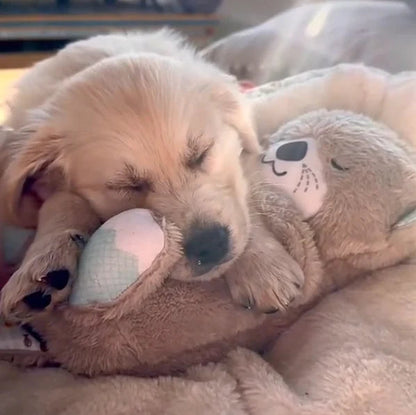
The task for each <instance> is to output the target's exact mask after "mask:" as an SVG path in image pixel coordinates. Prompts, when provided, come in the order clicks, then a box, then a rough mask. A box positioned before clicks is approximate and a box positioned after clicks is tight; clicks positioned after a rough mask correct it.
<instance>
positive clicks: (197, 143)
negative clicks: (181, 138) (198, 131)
mask: <svg viewBox="0 0 416 415" xmlns="http://www.w3.org/2000/svg"><path fill="white" fill-rule="evenodd" d="M213 144H214V141H213V140H208V141H207V140H206V139H204V138H202V137H201V136H197V137H193V138H191V139H190V140H189V142H188V153H187V155H186V165H187V166H188V167H189V168H190V169H195V168H197V167H200V166H201V165H202V164H203V163H204V161H205V159H206V158H207V156H208V153H209V151H210V150H211V148H212V146H213Z"/></svg>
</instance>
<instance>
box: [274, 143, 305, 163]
mask: <svg viewBox="0 0 416 415" xmlns="http://www.w3.org/2000/svg"><path fill="white" fill-rule="evenodd" d="M307 151H308V143H307V142H306V141H294V142H293V143H286V144H282V145H281V146H280V147H279V148H278V149H277V150H276V158H277V159H278V160H283V161H300V160H303V159H304V158H305V156H306V152H307Z"/></svg>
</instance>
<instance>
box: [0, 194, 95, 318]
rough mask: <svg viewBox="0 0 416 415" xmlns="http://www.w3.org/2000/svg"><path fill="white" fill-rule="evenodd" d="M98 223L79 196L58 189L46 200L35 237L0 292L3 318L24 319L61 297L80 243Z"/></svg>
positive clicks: (73, 272)
mask: <svg viewBox="0 0 416 415" xmlns="http://www.w3.org/2000/svg"><path fill="white" fill-rule="evenodd" d="M99 225H100V220H99V218H98V217H97V216H96V214H95V213H94V212H93V210H92V208H91V206H90V205H89V204H88V202H86V201H85V200H84V199H82V198H80V197H79V196H77V195H75V194H72V193H65V192H58V193H56V194H54V195H53V196H51V197H50V198H49V199H47V200H46V202H45V203H44V204H43V206H42V208H41V209H40V211H39V221H38V229H37V232H36V236H35V239H34V241H33V243H32V244H31V245H30V247H29V249H28V251H27V253H26V255H25V257H24V259H23V261H22V264H21V266H20V267H19V268H18V270H17V271H16V272H15V273H14V274H13V275H12V277H11V278H10V280H9V281H8V282H7V284H6V285H5V286H4V288H3V290H2V292H1V299H0V311H1V313H2V314H3V317H4V318H5V319H6V320H7V321H9V322H15V323H17V322H22V321H28V320H30V318H31V317H33V316H34V315H35V314H36V313H39V312H41V311H44V310H49V309H51V308H53V306H54V305H55V304H56V303H58V302H61V301H63V300H65V299H66V298H67V297H68V295H69V292H70V288H71V284H72V281H73V279H74V278H75V276H76V270H77V264H78V258H79V254H80V252H81V250H82V248H83V245H84V244H85V243H86V241H87V240H88V238H89V236H90V235H91V234H92V233H93V232H94V231H95V230H96V229H97V228H98V226H99Z"/></svg>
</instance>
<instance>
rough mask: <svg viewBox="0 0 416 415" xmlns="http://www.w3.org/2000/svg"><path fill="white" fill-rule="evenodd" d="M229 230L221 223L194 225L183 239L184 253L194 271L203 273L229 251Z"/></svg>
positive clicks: (219, 261)
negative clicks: (202, 225)
mask: <svg viewBox="0 0 416 415" xmlns="http://www.w3.org/2000/svg"><path fill="white" fill-rule="evenodd" d="M229 238H230V235H229V231H228V229H227V228H226V227H224V226H221V225H217V224H214V225H211V226H204V227H200V226H197V227H194V228H192V230H191V233H190V235H189V237H188V238H187V239H186V240H185V243H184V250H185V255H186V257H187V258H188V259H189V261H190V262H191V264H192V266H193V268H194V270H195V273H196V274H197V275H198V276H199V275H203V274H205V273H207V272H208V271H210V270H211V269H212V268H214V267H215V266H216V265H219V264H220V263H221V262H222V261H223V260H224V258H225V257H226V255H227V254H228V251H229Z"/></svg>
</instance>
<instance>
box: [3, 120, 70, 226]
mask: <svg viewBox="0 0 416 415" xmlns="http://www.w3.org/2000/svg"><path fill="white" fill-rule="evenodd" d="M16 135H18V137H16V138H15V139H14V140H13V141H14V142H13V143H11V144H10V145H9V146H8V147H9V148H10V152H11V156H10V160H9V161H8V165H7V167H6V169H5V171H4V175H3V180H2V187H3V189H4V190H3V191H4V193H3V197H4V201H5V204H4V207H5V212H4V213H5V216H6V218H7V219H8V220H9V221H10V222H11V223H14V224H15V225H18V226H23V227H35V226H36V224H37V216H38V211H39V209H40V206H41V205H42V202H43V201H44V200H45V199H46V198H47V197H48V195H49V194H51V193H52V192H53V191H54V190H56V187H57V183H58V182H61V181H62V177H63V174H62V170H61V169H59V168H58V163H59V159H60V154H61V145H62V142H61V137H60V136H59V135H57V134H56V133H54V132H53V131H51V130H50V128H48V127H40V128H39V129H38V130H36V131H34V130H33V129H30V130H29V129H25V130H22V131H20V132H16Z"/></svg>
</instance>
